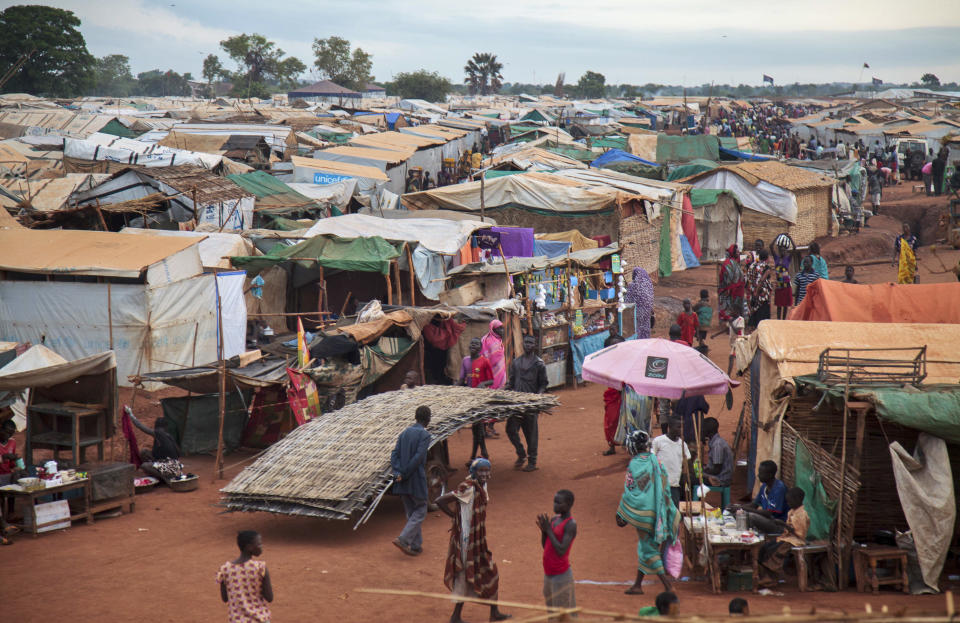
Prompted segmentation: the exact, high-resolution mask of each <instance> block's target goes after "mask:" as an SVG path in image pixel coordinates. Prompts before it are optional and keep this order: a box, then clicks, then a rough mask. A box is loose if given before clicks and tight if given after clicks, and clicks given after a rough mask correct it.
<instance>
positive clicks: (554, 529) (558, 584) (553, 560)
mask: <svg viewBox="0 0 960 623" xmlns="http://www.w3.org/2000/svg"><path fill="white" fill-rule="evenodd" d="M572 508H573V493H572V492H571V491H568V490H566V489H561V490H560V491H557V493H556V495H554V496H553V512H554V513H556V515H554V517H553V518H552V519H548V518H547V516H546V515H545V514H544V515H538V516H537V526H538V527H539V528H540V543H541V545H543V598H544V599H545V600H546V602H547V607H548V608H576V607H577V598H576V595H574V591H573V570H572V569H571V568H570V547H571V546H572V545H573V540H574V539H575V538H576V537H577V522H575V521H574V520H573V517H571V516H570V509H572ZM572 616H574V617H575V616H577V615H576V613H574V614H573V615H572Z"/></svg>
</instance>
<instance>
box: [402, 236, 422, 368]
mask: <svg viewBox="0 0 960 623" xmlns="http://www.w3.org/2000/svg"><path fill="white" fill-rule="evenodd" d="M406 247H407V269H408V270H409V271H410V307H416V306H417V289H416V286H417V283H416V279H415V277H414V274H413V251H411V250H410V244H409V243H407V245H406ZM420 382H421V383H422V382H423V379H420Z"/></svg>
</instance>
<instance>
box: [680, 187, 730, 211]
mask: <svg viewBox="0 0 960 623" xmlns="http://www.w3.org/2000/svg"><path fill="white" fill-rule="evenodd" d="M724 193H726V194H729V195H730V196H732V197H734V198H736V196H737V195H736V193H734V192H733V191H732V190H724V189H722V188H692V189H690V205H692V206H693V207H694V208H699V207H700V206H709V205H713V204H715V203H716V202H717V201H718V200H719V199H720V195H722V194H724Z"/></svg>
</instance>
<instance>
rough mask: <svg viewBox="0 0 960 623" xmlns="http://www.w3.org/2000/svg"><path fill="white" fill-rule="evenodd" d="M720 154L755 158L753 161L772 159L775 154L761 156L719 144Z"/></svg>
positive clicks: (745, 158) (747, 158) (731, 156)
mask: <svg viewBox="0 0 960 623" xmlns="http://www.w3.org/2000/svg"><path fill="white" fill-rule="evenodd" d="M720 155H722V156H728V157H730V158H737V159H738V160H755V161H765V160H772V159H774V158H775V157H776V156H762V155H760V154H751V153H750V152H746V151H738V150H736V149H727V148H726V147H723V146H722V145H721V146H720Z"/></svg>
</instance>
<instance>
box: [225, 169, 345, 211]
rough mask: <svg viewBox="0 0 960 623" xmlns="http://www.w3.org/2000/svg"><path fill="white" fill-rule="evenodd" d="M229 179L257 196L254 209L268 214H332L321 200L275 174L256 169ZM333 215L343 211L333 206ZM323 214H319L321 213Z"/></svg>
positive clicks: (231, 176) (229, 176)
mask: <svg viewBox="0 0 960 623" xmlns="http://www.w3.org/2000/svg"><path fill="white" fill-rule="evenodd" d="M227 179H228V180H230V181H231V182H233V183H234V184H236V185H237V186H239V187H240V188H243V189H244V190H246V191H247V192H249V193H252V194H253V195H255V196H256V200H255V205H254V211H256V212H259V213H268V214H284V215H289V214H293V213H296V214H306V215H308V216H321V215H322V216H330V215H331V212H328V211H327V210H326V206H324V205H323V204H322V203H321V202H319V201H316V200H314V199H311V198H310V197H307V196H305V195H301V194H300V193H298V192H297V191H295V190H294V189H292V188H290V187H289V186H287V185H286V184H284V183H283V182H281V181H280V180H278V179H277V178H275V177H274V176H272V175H270V174H269V173H266V172H264V171H254V172H252V173H244V174H242V175H228V176H227ZM331 211H332V213H333V215H335V216H336V215H339V214H342V212H341V211H340V210H339V209H337V208H334V207H331ZM321 212H322V214H319V213H321Z"/></svg>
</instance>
